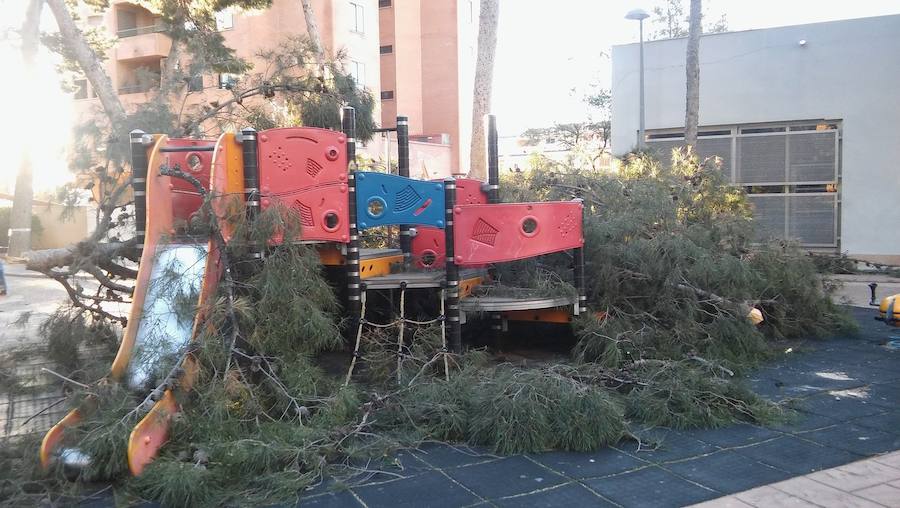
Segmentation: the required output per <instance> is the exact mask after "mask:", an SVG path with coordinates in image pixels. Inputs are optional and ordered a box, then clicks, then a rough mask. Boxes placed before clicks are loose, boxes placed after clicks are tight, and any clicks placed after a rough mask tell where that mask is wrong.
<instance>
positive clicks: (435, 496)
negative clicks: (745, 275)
mask: <svg viewBox="0 0 900 508" xmlns="http://www.w3.org/2000/svg"><path fill="white" fill-rule="evenodd" d="M853 312H854V314H855V315H856V316H857V318H858V319H859V320H860V323H861V326H862V331H861V333H860V335H859V337H857V338H853V339H849V338H848V339H835V340H828V341H823V342H815V343H808V344H807V345H806V346H804V348H802V349H804V350H806V349H809V351H802V352H793V353H790V354H788V355H786V358H785V359H784V360H783V361H779V362H776V363H773V364H771V365H768V366H766V367H764V368H762V369H760V370H758V371H757V372H756V373H755V374H754V375H752V376H751V377H750V379H749V380H748V382H749V383H750V384H751V385H752V386H753V388H755V389H756V390H758V391H759V392H761V393H763V394H765V395H766V396H768V397H771V398H772V399H775V400H784V399H786V398H798V399H800V400H799V407H800V411H798V414H797V418H796V419H795V421H792V422H790V423H786V424H781V425H778V426H776V427H774V428H762V427H757V426H754V425H748V424H743V425H736V426H732V427H728V428H724V429H714V430H695V431H672V430H667V429H655V430H652V431H649V432H646V433H645V435H646V436H648V437H656V438H659V439H662V443H661V446H660V448H659V449H657V450H652V451H651V450H641V449H638V447H637V445H636V444H635V443H634V442H629V441H623V442H621V443H619V444H617V445H616V446H613V447H609V448H605V449H602V450H599V451H597V452H592V453H566V452H552V453H543V454H532V455H518V456H512V457H497V456H494V455H491V454H489V453H488V452H486V451H485V450H483V449H478V448H468V447H452V446H448V445H445V444H430V445H426V446H423V447H422V449H420V450H416V451H407V452H403V453H401V454H399V455H398V458H397V464H396V465H395V466H394V467H392V468H388V469H387V470H386V471H387V473H379V474H376V475H374V476H372V477H371V478H367V479H366V480H365V481H360V482H358V483H356V484H354V485H352V486H351V487H350V488H344V489H338V490H336V491H335V490H333V489H334V487H333V486H331V485H327V484H326V485H322V486H319V487H317V488H315V489H312V490H310V491H309V492H307V493H306V496H305V498H304V499H303V500H302V501H301V502H300V505H301V506H357V507H359V506H366V507H370V508H375V507H404V506H410V507H412V506H416V507H418V506H541V507H553V506H561V507H562V506H565V507H571V506H685V505H690V504H694V503H700V502H703V501H708V500H712V499H715V498H719V497H722V496H725V495H728V494H733V493H739V492H742V491H746V490H748V489H753V488H756V487H759V486H762V485H767V484H772V483H775V484H777V485H776V486H778V485H782V484H780V483H778V482H782V481H784V480H787V479H789V478H793V477H796V476H802V475H805V474H808V473H811V472H815V471H820V470H823V469H828V468H832V467H836V466H841V465H845V464H849V463H852V462H855V461H858V460H860V459H863V458H865V457H870V456H877V455H879V454H883V453H885V452H891V451H894V450H900V350H898V349H892V348H890V347H889V344H890V342H889V341H890V340H891V337H893V336H898V339H900V329H890V328H888V327H886V326H884V325H883V324H882V323H880V322H876V321H874V320H873V317H874V311H873V310H870V309H865V308H855V309H853ZM813 349H814V350H813ZM884 460H893V459H887V458H885V459H884ZM802 481H803V482H805V480H802ZM820 481H827V480H826V479H825V476H824V474H823V476H821V477H820ZM801 486H802V485H801ZM772 488H776V487H772ZM786 488H793V484H791V486H790V487H786ZM751 492H754V491H751ZM765 492H769V493H770V494H771V492H770V491H768V490H766V489H763V493H765ZM779 492H780V491H779ZM798 492H799V491H798ZM867 493H868V492H867ZM870 494H871V495H872V496H874V495H877V492H874V491H873V493H870ZM810 495H812V494H810ZM835 499H836V501H834V502H832V501H828V499H824V500H820V502H819V503H818V505H821V506H854V505H852V504H847V502H845V501H846V500H847V499H849V498H840V497H838V498H835ZM781 500H782V498H778V497H772V498H760V500H759V501H758V502H759V503H760V504H758V506H779V505H788V506H809V505H810V504H803V503H802V502H799V501H798V503H797V504H791V503H792V502H793V501H792V500H791V499H788V498H783V500H785V502H784V503H781V502H780V501H781ZM723 502H724V501H723ZM868 502H869V501H866V500H863V501H861V502H860V503H859V504H858V506H873V505H872V504H865V503H868ZM823 503H824V504H823ZM720 506H729V505H727V504H722V505H720ZM876 506H877V505H876Z"/></svg>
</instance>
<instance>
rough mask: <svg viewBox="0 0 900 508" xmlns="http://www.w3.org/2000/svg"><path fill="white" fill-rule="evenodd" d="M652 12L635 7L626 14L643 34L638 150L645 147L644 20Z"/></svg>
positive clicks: (626, 17)
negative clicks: (635, 22)
mask: <svg viewBox="0 0 900 508" xmlns="http://www.w3.org/2000/svg"><path fill="white" fill-rule="evenodd" d="M649 17H650V14H648V13H647V11H645V10H644V9H634V10H631V11H628V14H626V15H625V19H633V20H636V21H637V22H638V24H639V26H640V34H641V70H640V74H641V91H640V97H641V99H640V101H641V113H640V115H641V116H640V124H639V128H638V145H637V146H638V150H641V149H643V148H644V20H645V19H647V18H649Z"/></svg>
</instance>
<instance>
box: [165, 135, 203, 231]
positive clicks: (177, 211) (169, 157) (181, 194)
mask: <svg viewBox="0 0 900 508" xmlns="http://www.w3.org/2000/svg"><path fill="white" fill-rule="evenodd" d="M215 144H216V141H215V140H208V139H168V140H166V146H165V148H178V149H187V148H191V147H196V148H206V150H203V151H201V150H198V151H178V152H163V153H161V154H160V155H162V156H163V163H164V164H165V165H166V166H168V167H169V168H175V166H178V168H179V169H181V170H182V171H184V172H185V173H187V174H189V175H191V176H193V177H194V178H196V179H197V180H200V183H201V184H203V188H204V189H208V188H209V172H210V169H211V168H212V155H213V153H212V152H211V151H209V150H208V148H209V147H212V146H215ZM171 182H172V214H173V217H174V219H175V221H176V222H181V221H184V222H185V223H189V222H190V220H191V217H192V216H193V215H195V214H196V213H197V211H198V210H200V205H202V204H203V198H202V197H201V196H200V193H199V192H197V189H195V188H194V186H193V185H191V183H190V182H188V181H186V180H183V179H181V178H172V179H171Z"/></svg>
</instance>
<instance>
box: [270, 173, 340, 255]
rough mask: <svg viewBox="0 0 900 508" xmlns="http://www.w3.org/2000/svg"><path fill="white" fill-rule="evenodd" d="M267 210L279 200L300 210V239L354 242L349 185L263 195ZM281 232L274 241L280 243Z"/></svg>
mask: <svg viewBox="0 0 900 508" xmlns="http://www.w3.org/2000/svg"><path fill="white" fill-rule="evenodd" d="M261 197H262V199H261V200H260V205H261V207H262V209H263V210H266V209H268V208H269V207H271V206H275V205H276V204H277V203H278V202H280V203H282V204H283V205H284V206H286V207H287V208H289V209H290V210H292V211H294V212H296V213H297V215H298V217H299V219H300V224H301V226H302V229H301V232H300V238H299V239H300V240H316V241H324V242H339V243H347V242H349V241H350V212H349V210H348V207H349V203H350V201H349V199H348V198H347V184H345V183H337V184H332V185H323V186H321V187H313V188H311V189H303V190H298V191H296V192H292V193H290V194H284V195H280V196H273V195H266V194H263V195H262V196H261ZM281 241H282V238H281V236H280V235H277V236H276V237H275V238H273V239H272V242H273V243H280V242H281Z"/></svg>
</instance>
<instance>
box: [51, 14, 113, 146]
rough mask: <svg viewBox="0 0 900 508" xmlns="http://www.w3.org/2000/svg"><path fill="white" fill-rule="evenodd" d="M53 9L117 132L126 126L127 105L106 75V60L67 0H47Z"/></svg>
mask: <svg viewBox="0 0 900 508" xmlns="http://www.w3.org/2000/svg"><path fill="white" fill-rule="evenodd" d="M46 2H47V5H48V6H49V7H50V10H51V11H53V17H55V18H56V24H57V25H58V26H59V33H60V35H61V36H62V38H63V40H64V41H65V43H66V46H67V47H68V48H69V49H70V50H71V51H72V54H73V56H74V57H75V60H76V61H77V62H78V66H79V67H81V70H82V71H84V75H85V77H87V79H88V81H89V82H90V83H91V87H92V88H93V89H94V93H95V94H97V97H98V98H99V99H100V104H101V105H102V106H103V111H104V112H105V113H106V116H107V117H108V118H109V120H110V126H111V127H112V130H113V132H115V131H116V129H122V128H123V126H122V124H123V123H124V122H125V117H126V114H125V108H124V107H123V106H122V102H121V101H119V96H118V94H117V93H116V89H115V87H113V84H112V80H110V79H109V75H108V74H106V69H104V67H103V60H101V58H100V56H99V55H98V54H97V52H95V51H94V48H92V47H91V46H90V45H89V44H88V43H87V40H85V38H84V35H83V34H82V33H81V30H79V29H78V27H77V26H76V25H75V20H74V19H72V13H70V12H69V8H68V7H67V6H66V2H65V0H46Z"/></svg>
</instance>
